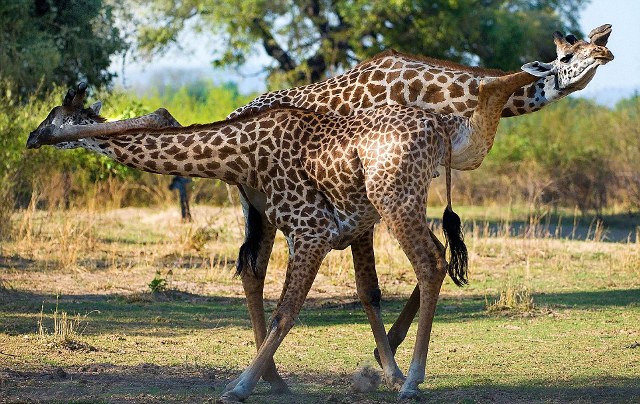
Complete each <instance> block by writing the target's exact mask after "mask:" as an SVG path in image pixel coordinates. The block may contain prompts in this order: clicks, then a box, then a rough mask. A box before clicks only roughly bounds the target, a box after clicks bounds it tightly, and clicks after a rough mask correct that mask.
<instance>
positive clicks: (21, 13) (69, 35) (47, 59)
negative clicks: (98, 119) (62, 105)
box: [0, 0, 127, 96]
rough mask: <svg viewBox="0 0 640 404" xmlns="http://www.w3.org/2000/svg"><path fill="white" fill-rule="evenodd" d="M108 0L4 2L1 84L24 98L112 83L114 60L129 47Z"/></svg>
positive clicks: (0, 37)
mask: <svg viewBox="0 0 640 404" xmlns="http://www.w3.org/2000/svg"><path fill="white" fill-rule="evenodd" d="M113 11H114V10H113V7H111V6H109V5H106V4H105V2H104V1H103V0H31V1H27V0H20V1H3V2H0V27H2V28H0V66H1V67H2V68H0V80H9V81H10V82H11V83H12V84H13V89H14V90H16V91H17V92H18V93H19V94H20V95H23V96H24V95H27V94H30V93H32V92H33V91H35V90H37V89H40V90H42V89H44V90H51V89H52V88H53V85H54V84H58V85H72V84H75V83H76V82H77V81H78V80H79V79H85V80H87V81H89V82H90V83H92V84H93V85H104V84H108V83H109V82H110V81H111V79H112V77H113V74H111V73H109V72H107V68H108V67H109V65H110V57H111V55H113V54H116V53H118V52H122V51H123V50H124V49H125V48H126V46H127V45H126V43H125V42H124V40H123V38H121V37H120V32H119V31H118V29H117V28H115V24H114V22H115V18H114V14H113Z"/></svg>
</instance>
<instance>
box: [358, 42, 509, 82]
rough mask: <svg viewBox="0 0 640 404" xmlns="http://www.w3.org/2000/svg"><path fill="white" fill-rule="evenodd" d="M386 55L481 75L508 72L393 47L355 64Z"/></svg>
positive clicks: (496, 75) (495, 75)
mask: <svg viewBox="0 0 640 404" xmlns="http://www.w3.org/2000/svg"><path fill="white" fill-rule="evenodd" d="M388 56H395V57H400V58H403V59H408V60H410V61H416V60H417V61H420V62H425V63H429V64H430V65H433V66H440V67H444V68H447V69H451V70H459V71H464V72H469V73H473V74H476V75H481V76H492V77H499V76H504V75H506V74H509V73H508V72H505V71H503V70H499V69H489V68H485V67H476V66H466V65H462V64H459V63H455V62H450V61H448V60H441V59H436V58H432V57H429V56H421V55H412V54H410V53H405V52H400V51H397V50H395V49H387V50H385V51H382V52H380V53H378V54H376V55H374V56H373V57H372V58H371V59H368V60H365V61H363V62H360V63H358V65H357V66H361V65H363V64H366V63H371V62H374V61H376V60H379V59H382V58H385V57H388ZM357 66H356V67H357Z"/></svg>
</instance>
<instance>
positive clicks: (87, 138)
mask: <svg viewBox="0 0 640 404" xmlns="http://www.w3.org/2000/svg"><path fill="white" fill-rule="evenodd" d="M86 89H87V85H86V84H85V83H80V84H79V85H78V89H77V90H73V89H71V90H69V91H68V92H67V95H66V96H65V97H64V101H62V105H61V106H57V107H55V108H53V110H51V112H49V115H48V116H47V117H46V118H45V120H44V121H42V123H40V125H38V128H36V130H34V131H33V132H31V133H30V134H29V139H28V140H27V148H29V149H37V148H38V147H40V146H42V145H45V144H48V145H53V146H55V147H56V148H59V149H73V148H77V147H84V148H91V147H92V146H91V145H92V144H93V143H94V142H93V139H92V138H94V137H99V136H101V134H104V133H113V132H117V131H125V130H128V129H151V128H162V127H176V126H181V125H180V123H179V122H178V121H177V120H176V119H175V118H174V117H173V116H172V115H171V114H170V113H169V111H167V110H166V109H164V108H158V109H157V110H155V111H154V112H152V113H150V114H146V115H143V116H140V117H137V118H131V119H125V120H121V121H116V122H109V123H104V122H105V121H106V119H104V118H103V117H101V116H100V115H99V113H100V107H101V106H102V103H101V102H100V101H98V102H96V103H94V104H93V105H91V106H90V107H89V108H84V107H83V104H84V97H85V93H86Z"/></svg>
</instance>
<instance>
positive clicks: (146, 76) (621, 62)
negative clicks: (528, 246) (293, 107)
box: [113, 0, 640, 105]
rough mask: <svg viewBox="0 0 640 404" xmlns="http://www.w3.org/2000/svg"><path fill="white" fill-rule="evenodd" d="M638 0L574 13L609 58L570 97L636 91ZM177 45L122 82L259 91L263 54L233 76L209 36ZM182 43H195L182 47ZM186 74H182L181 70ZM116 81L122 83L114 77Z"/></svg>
mask: <svg viewBox="0 0 640 404" xmlns="http://www.w3.org/2000/svg"><path fill="white" fill-rule="evenodd" d="M639 20H640V1H638V0H592V1H591V3H590V4H589V5H588V6H587V7H586V8H585V9H584V11H583V12H582V13H581V15H580V26H581V28H582V31H583V32H585V33H588V32H589V31H590V30H591V29H593V28H595V27H597V26H599V25H602V24H607V23H608V24H612V25H613V32H612V34H611V37H610V38H609V44H608V45H607V46H608V47H609V49H610V50H611V51H612V52H613V54H614V55H615V60H614V61H613V62H611V63H609V64H607V65H606V66H602V67H600V68H599V69H598V73H597V74H596V76H595V77H594V79H593V80H592V81H591V83H589V85H588V87H587V88H586V89H584V90H582V91H580V92H578V93H576V94H575V95H577V96H583V97H587V98H592V99H595V100H596V101H598V102H599V103H601V104H605V105H613V104H614V103H615V102H616V101H617V100H619V99H620V98H624V97H628V96H631V95H633V94H634V92H635V91H640V69H639V67H640V46H638V45H637V43H636V41H637V40H638V39H640V23H639ZM179 42H180V43H181V44H182V48H183V49H171V50H170V51H169V52H167V53H166V54H165V55H164V56H162V57H157V58H155V59H153V60H152V61H150V62H137V63H130V64H127V65H125V68H124V76H125V78H126V84H127V86H133V87H135V88H141V87H145V84H149V83H150V82H151V81H152V79H153V78H154V77H155V78H156V79H160V78H161V74H160V72H161V71H164V70H165V69H167V68H169V69H176V70H183V71H182V73H181V74H180V73H178V72H175V74H174V75H173V76H170V77H165V78H164V79H165V80H172V81H174V80H179V76H187V75H188V76H189V77H194V76H195V77H198V76H204V77H211V78H213V80H214V81H215V82H219V83H222V82H225V81H229V80H232V81H236V82H238V83H239V86H240V90H241V91H242V92H263V91H265V86H264V75H263V74H260V71H261V67H262V66H264V64H265V63H267V61H268V58H267V57H266V56H265V55H261V56H257V57H255V58H254V59H252V60H250V61H249V63H248V64H247V66H246V67H245V68H244V69H243V71H242V72H241V73H242V74H240V75H239V74H237V72H234V71H220V70H218V71H214V69H213V68H212V67H211V64H210V62H211V59H212V52H211V49H214V48H215V43H213V42H214V40H211V39H208V38H206V37H197V36H196V35H194V34H192V33H191V34H185V35H184V36H183V38H182V40H180V41H179ZM185 44H195V45H188V46H186V45H185ZM121 64H122V60H117V61H115V62H114V65H113V70H114V71H116V72H117V73H118V74H119V75H122V65H121ZM187 72H188V74H187ZM118 83H119V84H122V81H121V80H119V81H118Z"/></svg>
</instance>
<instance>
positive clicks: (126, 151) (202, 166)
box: [75, 109, 305, 188]
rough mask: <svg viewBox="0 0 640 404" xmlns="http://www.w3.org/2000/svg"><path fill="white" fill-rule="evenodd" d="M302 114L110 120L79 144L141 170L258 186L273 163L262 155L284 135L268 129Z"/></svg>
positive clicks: (285, 111)
mask: <svg viewBox="0 0 640 404" xmlns="http://www.w3.org/2000/svg"><path fill="white" fill-rule="evenodd" d="M304 115H305V112H304V111H299V110H291V109H281V110H274V111H266V112H265V113H262V114H258V115H254V116H251V117H243V118H240V119H235V120H229V121H221V122H216V123H213V124H207V125H193V126H187V127H169V128H137V129H136V128H134V129H128V130H124V131H122V130H120V129H118V127H117V122H115V123H112V122H109V123H102V124H100V127H101V132H100V135H99V136H97V137H85V138H83V139H81V140H79V141H78V143H79V146H80V147H83V148H85V149H88V150H91V151H95V152H98V153H101V154H104V155H106V156H108V157H110V158H112V159H114V160H116V161H118V162H120V163H122V164H124V165H126V166H128V167H132V168H136V169H139V170H142V171H147V172H152V173H157V174H169V175H179V176H184V177H205V178H215V179H220V180H222V181H225V182H227V183H230V184H242V185H248V186H250V187H252V188H259V185H260V184H259V182H260V176H261V175H263V173H264V172H265V171H267V170H266V169H267V168H269V167H268V166H267V165H268V162H267V161H266V160H265V159H264V156H270V155H271V154H272V153H273V150H274V149H275V148H276V146H275V145H276V144H277V143H278V141H279V140H280V139H279V137H278V136H270V132H271V131H272V130H274V129H276V128H279V127H282V126H283V125H286V126H288V127H291V125H295V124H296V122H298V121H299V120H300V119H302V118H303V116H304ZM112 128H113V129H112ZM77 130H81V127H78V129H77ZM290 130H295V129H293V128H292V129H290ZM274 134H275V133H274ZM75 135H76V136H82V133H77V134H75ZM87 135H92V133H91V132H87ZM258 156H263V158H262V159H259V157H258Z"/></svg>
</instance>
